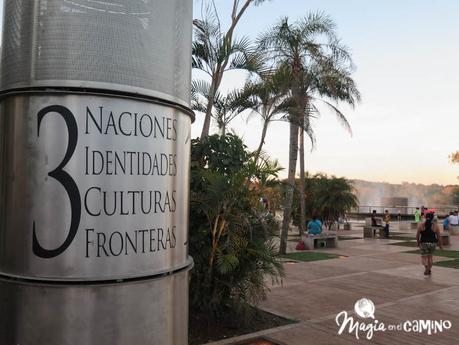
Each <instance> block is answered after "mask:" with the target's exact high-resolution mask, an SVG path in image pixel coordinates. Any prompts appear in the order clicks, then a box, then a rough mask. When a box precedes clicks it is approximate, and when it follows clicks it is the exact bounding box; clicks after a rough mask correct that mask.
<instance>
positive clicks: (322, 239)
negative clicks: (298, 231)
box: [301, 233, 338, 250]
mask: <svg viewBox="0 0 459 345" xmlns="http://www.w3.org/2000/svg"><path fill="white" fill-rule="evenodd" d="M301 240H302V241H303V242H304V247H305V249H307V250H310V249H315V248H336V247H337V246H338V236H337V235H336V234H333V233H327V234H320V235H307V236H306V235H303V236H301Z"/></svg>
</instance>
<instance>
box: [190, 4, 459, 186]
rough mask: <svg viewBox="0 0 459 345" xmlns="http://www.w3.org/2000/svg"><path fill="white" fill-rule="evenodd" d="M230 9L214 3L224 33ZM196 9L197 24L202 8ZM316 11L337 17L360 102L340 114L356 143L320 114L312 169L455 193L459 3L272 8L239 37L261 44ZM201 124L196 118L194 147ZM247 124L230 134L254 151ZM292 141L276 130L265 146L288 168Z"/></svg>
mask: <svg viewBox="0 0 459 345" xmlns="http://www.w3.org/2000/svg"><path fill="white" fill-rule="evenodd" d="M231 3H232V1H230V0H216V4H217V6H218V11H219V14H220V19H221V21H222V23H223V25H224V26H225V25H227V23H228V18H229V16H230V7H231ZM194 4H195V17H198V16H200V13H201V6H200V1H198V0H195V1H194ZM317 11H321V12H324V13H326V14H328V15H330V16H331V18H332V19H333V20H334V21H335V23H336V25H337V34H338V36H339V37H340V38H341V39H342V41H343V43H344V44H345V45H346V46H347V47H348V48H349V49H350V51H351V53H352V57H353V60H354V64H355V65H356V71H355V73H354V75H353V77H354V79H355V81H356V83H357V86H358V88H359V91H360V92H361V94H362V101H361V103H360V104H358V105H357V107H356V108H355V109H350V108H349V107H346V106H341V105H340V106H339V108H340V109H342V110H343V112H344V113H345V114H346V116H347V118H348V120H349V122H350V123H351V126H352V131H353V135H352V136H350V135H349V134H348V133H347V132H346V131H345V130H344V129H343V128H342V126H341V125H340V123H339V122H338V121H337V120H336V118H335V117H334V115H333V114H332V113H330V112H327V111H325V110H324V111H323V112H322V115H321V117H320V119H318V120H317V121H316V122H315V123H314V131H315V133H316V137H317V145H316V147H315V149H314V150H313V151H312V152H310V147H309V148H308V152H307V153H306V158H305V162H306V169H307V170H309V171H310V172H313V173H315V172H324V173H327V174H329V175H336V176H344V177H346V178H350V179H365V180H369V181H384V182H389V183H401V182H414V183H423V184H432V183H437V184H457V183H458V181H459V180H458V179H457V176H458V175H459V165H452V164H451V163H450V162H449V158H448V155H449V154H450V153H451V152H453V151H455V150H459V135H458V134H459V121H457V119H458V118H459V103H458V96H457V92H458V91H459V87H458V85H459V70H458V64H457V62H458V61H459V45H458V44H457V40H458V37H459V22H458V21H457V14H458V13H459V1H456V0H436V1H434V0H303V1H300V0H272V1H269V2H266V3H264V4H263V5H261V6H259V7H252V8H250V9H249V10H248V11H247V12H246V14H245V16H244V17H243V18H242V19H241V22H240V25H239V27H238V28H237V36H238V37H241V36H249V37H251V38H252V39H255V38H256V37H257V36H258V34H259V33H261V32H264V31H266V30H267V29H268V28H270V27H271V26H273V24H275V23H276V22H277V21H278V20H279V18H281V17H289V18H290V20H291V21H294V20H296V19H298V18H300V17H303V16H305V15H306V14H307V13H308V12H317ZM194 76H195V77H199V73H194ZM244 78H245V76H244V75H243V74H240V73H237V72H231V73H229V74H228V75H227V76H226V77H225V79H224V82H223V89H226V90H229V89H232V88H236V87H240V86H241V84H243V82H244ZM202 118H203V115H202V114H197V120H196V122H195V123H194V124H193V127H192V133H193V135H194V136H195V137H196V136H199V134H200V130H201V127H202ZM246 120H247V116H244V115H243V116H242V117H241V118H239V119H237V120H235V121H234V122H233V123H231V124H230V127H231V128H232V129H233V130H234V132H236V133H237V134H238V135H240V136H242V137H243V138H244V140H245V143H246V144H247V145H248V146H249V148H250V149H255V148H256V147H257V145H258V142H259V138H260V132H261V121H259V119H258V118H256V117H253V118H252V119H251V120H250V121H249V122H247V121H246ZM214 131H216V128H214ZM288 140H289V132H288V124H286V123H279V122H278V123H274V124H273V125H272V127H270V129H269V131H268V137H267V140H266V146H265V151H266V152H267V153H268V154H269V155H270V156H271V157H273V158H277V159H279V162H280V164H281V165H282V166H283V167H285V168H287V167H288ZM285 175H286V171H285V172H284V176H285Z"/></svg>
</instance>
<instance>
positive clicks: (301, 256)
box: [281, 252, 340, 262]
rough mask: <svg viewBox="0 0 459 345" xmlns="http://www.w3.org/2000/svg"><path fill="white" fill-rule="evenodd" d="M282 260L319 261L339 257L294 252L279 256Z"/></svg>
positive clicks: (326, 254)
mask: <svg viewBox="0 0 459 345" xmlns="http://www.w3.org/2000/svg"><path fill="white" fill-rule="evenodd" d="M281 257H282V258H284V259H290V260H297V261H304V262H308V261H319V260H329V259H336V258H338V257H340V255H336V254H328V253H317V252H296V253H288V254H285V255H282V256H281Z"/></svg>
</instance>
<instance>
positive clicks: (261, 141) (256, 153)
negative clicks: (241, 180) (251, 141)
mask: <svg viewBox="0 0 459 345" xmlns="http://www.w3.org/2000/svg"><path fill="white" fill-rule="evenodd" d="M268 125H269V122H268V121H265V122H264V123H263V130H262V131H261V140H260V145H258V148H257V150H256V151H255V163H256V162H257V161H258V158H259V157H260V154H261V149H262V147H263V144H264V143H265V138H266V132H267V131H268Z"/></svg>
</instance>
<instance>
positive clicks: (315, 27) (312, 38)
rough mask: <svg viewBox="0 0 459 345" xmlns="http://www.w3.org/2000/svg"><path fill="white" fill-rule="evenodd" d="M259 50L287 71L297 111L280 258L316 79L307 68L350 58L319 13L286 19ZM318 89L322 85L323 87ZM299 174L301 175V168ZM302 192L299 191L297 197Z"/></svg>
mask: <svg viewBox="0 0 459 345" xmlns="http://www.w3.org/2000/svg"><path fill="white" fill-rule="evenodd" d="M259 47H260V50H261V51H266V52H268V54H269V55H270V56H271V58H272V59H273V60H274V61H275V62H277V63H278V64H280V65H282V67H283V68H286V69H287V70H289V71H290V75H291V78H290V79H291V92H292V98H293V100H294V101H295V104H296V107H295V108H296V109H295V110H294V112H293V113H292V114H290V116H291V117H290V143H289V169H288V184H289V187H288V188H287V191H286V197H285V204H284V217H283V223H282V231H281V243H280V248H279V251H280V253H282V254H283V253H285V251H286V245H287V235H288V229H289V225H290V218H291V211H292V200H293V191H294V188H295V184H294V182H295V173H296V163H297V157H298V134H299V128H300V127H302V128H301V129H302V131H303V130H304V129H306V130H310V126H309V116H310V115H311V114H310V113H309V112H306V111H305V109H311V105H310V104H309V103H308V97H306V96H305V95H306V93H305V90H304V86H305V85H308V83H305V82H306V81H307V80H309V79H310V78H314V77H315V75H314V74H313V73H308V72H309V68H310V67H311V65H313V64H314V63H317V62H322V63H323V64H324V65H327V64H326V63H325V62H327V61H337V63H336V64H338V62H339V63H344V62H346V61H350V56H349V53H348V52H347V50H346V49H345V48H344V47H343V46H342V45H341V44H340V42H339V40H338V39H337V37H336V34H335V24H334V22H333V21H332V20H331V19H330V18H329V17H328V16H326V15H324V14H322V13H314V14H309V15H308V16H307V17H306V18H304V19H303V20H300V21H298V22H296V23H295V24H290V23H289V22H288V18H284V19H282V20H281V21H280V22H279V23H278V24H277V25H276V26H275V27H274V28H272V29H271V30H269V31H268V32H266V33H265V34H264V35H262V36H261V37H260V39H259ZM329 64H331V65H336V64H333V63H329ZM320 85H325V83H322V84H320ZM329 91H330V92H331V90H329ZM324 92H325V91H324ZM330 106H332V105H331V104H330ZM312 109H313V108H312ZM302 171H303V172H302V175H303V174H304V167H303V169H302ZM303 192H304V190H303V188H301V189H300V193H303ZM304 225H305V224H304V221H302V222H301V224H300V231H303V229H304Z"/></svg>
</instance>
